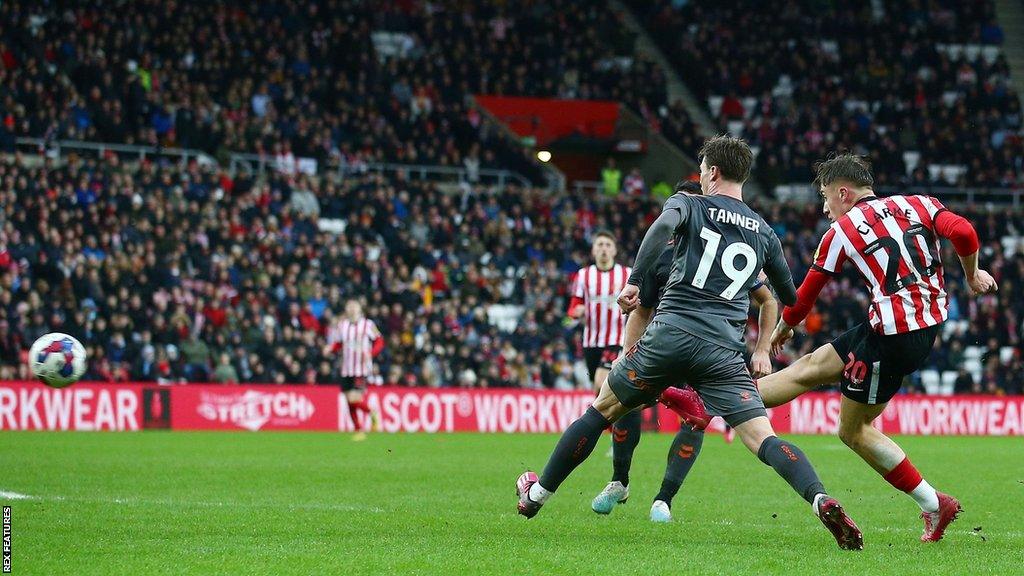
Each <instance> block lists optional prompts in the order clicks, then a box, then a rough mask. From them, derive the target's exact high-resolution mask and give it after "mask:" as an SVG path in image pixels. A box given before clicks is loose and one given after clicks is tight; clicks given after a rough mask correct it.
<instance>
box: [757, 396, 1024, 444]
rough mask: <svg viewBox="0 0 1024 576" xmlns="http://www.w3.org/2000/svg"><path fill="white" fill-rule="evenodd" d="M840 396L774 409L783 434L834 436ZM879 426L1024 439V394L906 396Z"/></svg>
mask: <svg viewBox="0 0 1024 576" xmlns="http://www.w3.org/2000/svg"><path fill="white" fill-rule="evenodd" d="M839 399H840V396H839V394H835V393H833V394H804V395H803V396H801V397H799V398H797V399H796V400H794V401H792V402H790V403H789V404H787V405H786V406H781V407H779V408H775V409H773V410H772V411H771V419H772V426H774V427H775V430H776V431H777V432H779V433H791V434H834V433H836V431H837V430H838V429H839V402H840V400H839ZM875 427H876V428H878V429H879V430H881V431H882V432H884V433H886V434H912V435H925V436H927V435H936V436H947V435H968V436H1022V435H1024V396H920V395H901V396H896V397H895V398H893V399H892V401H890V402H889V405H888V406H887V407H886V409H885V412H883V413H882V416H881V417H880V418H878V419H877V420H875Z"/></svg>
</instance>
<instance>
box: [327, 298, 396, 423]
mask: <svg viewBox="0 0 1024 576" xmlns="http://www.w3.org/2000/svg"><path fill="white" fill-rule="evenodd" d="M327 349H328V350H327V351H328V352H329V353H330V352H333V353H339V352H340V353H341V370H340V372H341V391H342V392H344V393H345V398H346V400H348V410H349V415H350V416H351V417H352V423H353V424H354V425H355V426H356V429H357V430H360V431H361V430H362V429H364V428H366V422H365V418H362V419H361V418H360V415H366V414H368V415H369V416H370V421H371V427H372V425H373V424H372V423H373V422H374V421H375V420H376V415H375V414H373V413H372V412H371V411H370V409H369V407H367V405H366V400H365V398H364V392H365V390H366V382H367V378H368V377H370V376H371V375H372V374H373V359H374V358H375V357H376V356H377V355H378V354H380V352H381V351H382V350H383V349H384V338H383V336H382V335H381V333H380V331H379V330H378V329H377V325H376V324H374V323H373V320H370V319H369V318H366V317H364V316H363V307H362V305H361V304H360V303H359V301H357V300H349V301H348V302H346V303H345V316H344V317H342V318H341V319H340V320H338V322H337V323H336V324H335V325H334V326H332V327H331V329H330V330H329V331H328V333H327ZM364 437H365V435H363V434H362V432H359V433H357V435H356V439H362V438H364Z"/></svg>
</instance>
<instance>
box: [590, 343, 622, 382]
mask: <svg viewBox="0 0 1024 576" xmlns="http://www.w3.org/2000/svg"><path fill="white" fill-rule="evenodd" d="M620 351H622V346H605V347H604V348H584V349H583V359H584V360H585V361H586V362H587V374H588V375H590V381H591V382H593V381H594V375H595V374H597V369H598V368H604V369H605V370H611V369H612V364H614V363H615V359H616V358H618V357H619V352H620Z"/></svg>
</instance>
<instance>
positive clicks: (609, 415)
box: [516, 323, 676, 518]
mask: <svg viewBox="0 0 1024 576" xmlns="http://www.w3.org/2000/svg"><path fill="white" fill-rule="evenodd" d="M659 326H660V325H659V324H657V323H655V324H652V325H651V326H649V327H648V329H647V332H645V333H644V336H643V338H641V340H640V343H639V344H638V345H637V346H635V347H634V348H633V350H632V351H631V352H630V353H629V354H627V355H626V356H624V357H623V358H622V360H621V361H620V362H618V363H617V364H616V365H615V366H614V367H613V368H612V371H611V373H610V374H609V375H608V379H607V380H606V381H605V384H604V386H602V387H601V392H600V393H599V394H598V395H597V398H596V399H595V400H594V402H593V404H592V405H591V406H590V408H588V409H587V411H586V412H585V413H584V414H583V416H581V417H580V418H579V419H577V420H576V421H575V422H573V423H572V424H570V425H569V427H568V428H567V429H566V430H565V432H564V433H563V434H562V437H561V438H560V439H559V441H558V443H557V444H556V445H555V449H554V450H553V451H552V453H551V456H550V457H549V458H548V463H547V465H546V466H545V467H544V472H543V473H542V474H541V476H540V477H539V478H537V476H536V474H533V473H532V472H525V473H523V474H522V475H521V476H520V477H519V480H518V481H517V482H516V490H517V493H518V494H519V513H520V514H522V515H523V516H526V517H528V518H532V517H533V516H534V515H536V514H537V512H538V511H539V510H540V507H541V506H542V505H543V504H544V503H545V502H546V501H547V499H548V498H549V497H550V496H551V494H553V493H554V492H555V491H556V490H558V488H559V487H560V486H561V484H562V482H563V481H564V480H565V479H566V478H567V477H568V476H569V474H571V473H572V471H573V470H575V469H576V467H577V466H579V465H580V463H582V462H583V461H584V460H586V459H587V457H588V456H590V454H591V453H592V452H593V451H594V447H595V446H596V445H597V441H598V439H599V438H600V437H601V434H602V433H603V432H604V430H605V428H607V427H608V426H609V425H610V424H611V423H613V422H615V421H616V420H618V419H619V418H620V417H622V415H623V414H626V413H627V412H629V411H631V410H633V409H635V408H638V407H639V406H641V405H643V404H647V403H650V402H653V401H654V399H656V398H657V397H658V395H659V394H660V393H661V391H662V390H664V388H665V387H667V386H668V382H669V380H668V374H669V373H671V372H672V370H673V368H674V367H675V366H674V362H675V359H676V356H674V355H673V354H672V352H674V351H673V350H665V349H661V350H658V349H656V348H655V347H654V346H652V343H653V342H654V339H655V338H656V336H655V335H652V332H655V333H657V332H658V329H659ZM662 382H663V383H662ZM659 383H660V384H659ZM659 386H660V387H659Z"/></svg>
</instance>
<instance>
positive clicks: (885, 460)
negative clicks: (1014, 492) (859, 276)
mask: <svg viewBox="0 0 1024 576" xmlns="http://www.w3.org/2000/svg"><path fill="white" fill-rule="evenodd" d="M937 334H938V327H937V326H936V327H932V328H926V329H923V330H916V331H913V332H909V333H905V334H898V335H894V336H878V335H876V334H874V333H869V334H866V335H865V336H864V337H862V338H856V339H852V340H850V345H849V347H848V350H847V351H846V356H847V358H848V361H847V368H846V369H845V370H844V371H843V373H842V378H841V381H840V385H839V390H840V392H842V394H843V398H842V402H841V404H840V408H839V437H840V438H841V439H842V441H843V442H844V443H845V444H846V445H847V446H849V447H850V448H851V449H852V450H853V451H854V452H856V453H857V455H858V456H860V457H861V458H863V459H864V461H865V462H867V463H868V465H869V466H871V467H872V468H873V469H874V470H875V471H876V472H878V473H879V474H881V475H882V476H883V477H884V478H885V480H886V481H887V482H889V483H890V484H892V485H893V487H895V488H896V489H898V490H901V491H903V492H906V493H907V494H909V495H910V497H911V498H913V499H914V501H915V502H917V504H918V505H919V506H920V507H921V516H922V517H923V518H924V520H925V531H924V535H923V536H922V537H921V540H923V541H935V540H939V539H941V538H942V535H943V533H944V532H945V530H946V526H948V525H949V523H950V522H952V521H953V520H955V519H956V515H957V514H958V513H959V512H960V503H959V502H957V500H956V499H955V498H953V497H951V496H948V495H945V494H942V493H940V492H936V491H935V489H934V488H932V486H931V485H930V484H929V483H928V482H926V481H925V480H924V479H923V478H922V477H921V474H920V473H919V472H918V471H917V468H915V467H914V465H913V464H911V463H910V460H909V459H908V458H907V455H906V453H905V452H904V451H903V449H901V448H900V447H899V445H897V444H896V443H895V442H893V440H892V439H891V438H889V437H887V436H886V435H885V434H882V432H881V431H879V430H877V429H875V427H874V426H872V425H871V424H872V422H874V421H875V419H876V418H878V416H880V415H881V414H882V412H883V411H884V410H885V406H886V404H887V403H888V402H889V400H890V399H891V398H892V397H893V396H894V395H895V394H896V392H898V391H899V389H900V387H901V386H902V384H903V378H904V376H905V375H906V374H909V373H911V372H913V371H914V370H916V369H917V368H918V367H919V366H920V364H921V363H922V362H923V361H924V360H925V359H926V358H927V357H928V355H929V353H930V352H931V349H932V345H933V343H934V341H935V336H936V335H937ZM836 343H837V348H839V347H840V346H842V343H841V342H840V339H837V340H836ZM839 349H841V348H839Z"/></svg>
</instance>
